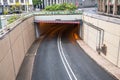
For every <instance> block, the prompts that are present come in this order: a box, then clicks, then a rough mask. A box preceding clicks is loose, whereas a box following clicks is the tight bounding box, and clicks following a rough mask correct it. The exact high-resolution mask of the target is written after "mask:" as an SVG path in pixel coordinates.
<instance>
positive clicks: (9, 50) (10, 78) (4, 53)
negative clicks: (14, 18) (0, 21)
mask: <svg viewBox="0 0 120 80" xmlns="http://www.w3.org/2000/svg"><path fill="white" fill-rule="evenodd" d="M33 19H34V18H33V17H31V18H28V19H26V20H25V21H23V22H22V23H20V24H18V25H17V26H16V27H15V28H14V29H13V30H12V31H10V32H9V33H8V34H6V35H5V36H4V37H3V38H2V39H0V80H15V78H16V76H17V74H18V72H19V69H20V66H21V64H22V61H23V59H24V57H25V54H26V52H27V51H28V49H29V48H30V46H31V45H32V43H33V42H34V41H35V32H34V24H33ZM13 26H14V25H13Z"/></svg>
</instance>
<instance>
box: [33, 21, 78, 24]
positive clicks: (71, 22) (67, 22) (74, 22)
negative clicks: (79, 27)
mask: <svg viewBox="0 0 120 80" xmlns="http://www.w3.org/2000/svg"><path fill="white" fill-rule="evenodd" d="M35 22H38V23H60V24H62V23H64V24H80V22H79V21H42V20H40V21H35Z"/></svg>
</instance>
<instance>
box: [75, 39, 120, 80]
mask: <svg viewBox="0 0 120 80" xmlns="http://www.w3.org/2000/svg"><path fill="white" fill-rule="evenodd" d="M77 43H78V44H79V45H80V47H81V48H82V49H83V50H84V51H85V52H86V53H87V55H89V56H90V57H91V58H92V59H93V60H94V61H95V62H96V63H97V64H98V65H100V66H101V67H102V68H103V69H105V70H106V71H107V72H109V73H110V74H111V75H113V76H114V77H116V78H117V79H118V80H120V68H118V67H117V66H115V65H114V64H112V63H110V62H109V61H108V60H106V59H105V58H104V57H102V56H100V55H99V54H98V53H97V52H95V51H93V50H92V49H91V48H90V47H88V45H87V44H85V43H84V42H83V41H81V40H77Z"/></svg>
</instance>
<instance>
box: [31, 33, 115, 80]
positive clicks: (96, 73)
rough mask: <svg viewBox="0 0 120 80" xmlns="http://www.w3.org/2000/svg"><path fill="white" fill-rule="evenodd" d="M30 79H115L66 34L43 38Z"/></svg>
mask: <svg viewBox="0 0 120 80" xmlns="http://www.w3.org/2000/svg"><path fill="white" fill-rule="evenodd" d="M32 80H116V79H115V78H114V77H113V76H111V75H110V74H108V73H107V72H106V71H105V70H104V69H102V68H101V67H100V66H99V65H97V63H96V62H94V61H93V60H92V59H91V58H90V57H89V56H88V55H87V54H86V53H85V52H84V51H83V50H82V49H81V48H80V47H79V45H78V44H77V43H76V42H75V41H74V40H73V39H72V37H71V38H70V36H69V37H68V35H62V37H61V36H54V37H53V38H51V39H44V40H43V41H42V42H41V44H40V46H39V49H38V51H37V54H36V57H35V61H34V66H33V73H32Z"/></svg>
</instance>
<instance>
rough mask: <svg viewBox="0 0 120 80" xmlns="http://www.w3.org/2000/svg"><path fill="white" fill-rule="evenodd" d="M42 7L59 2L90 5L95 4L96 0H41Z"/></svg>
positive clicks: (83, 5)
mask: <svg viewBox="0 0 120 80" xmlns="http://www.w3.org/2000/svg"><path fill="white" fill-rule="evenodd" d="M43 2H44V4H43V5H44V7H46V6H49V5H52V4H59V3H73V4H75V5H76V6H78V7H92V6H95V5H96V4H97V0H43Z"/></svg>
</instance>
